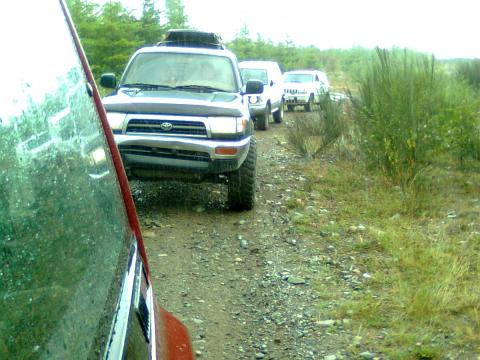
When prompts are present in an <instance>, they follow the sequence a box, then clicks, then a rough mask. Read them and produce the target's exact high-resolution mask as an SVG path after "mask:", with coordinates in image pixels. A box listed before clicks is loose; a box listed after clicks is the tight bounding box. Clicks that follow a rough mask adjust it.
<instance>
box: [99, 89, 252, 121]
mask: <svg viewBox="0 0 480 360" xmlns="http://www.w3.org/2000/svg"><path fill="white" fill-rule="evenodd" d="M102 101H103V105H104V106H105V109H106V110H107V111H110V112H121V113H126V114H135V113H141V114H162V115H186V116H188V115H195V116H235V117H240V116H243V115H245V110H244V108H245V105H244V103H243V97H242V96H241V95H239V94H234V93H224V92H197V91H183V90H155V91H149V90H138V89H120V90H118V91H117V93H113V94H111V95H108V96H107V97H105V98H103V100H102Z"/></svg>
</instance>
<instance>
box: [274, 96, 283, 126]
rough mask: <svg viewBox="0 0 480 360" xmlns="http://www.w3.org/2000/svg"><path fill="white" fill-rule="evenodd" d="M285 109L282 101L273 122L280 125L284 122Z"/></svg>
mask: <svg viewBox="0 0 480 360" xmlns="http://www.w3.org/2000/svg"><path fill="white" fill-rule="evenodd" d="M283 107H284V104H283V99H282V101H281V102H280V107H279V108H278V110H277V111H275V112H274V113H273V120H274V121H275V122H276V123H277V124H280V123H281V122H282V121H283Z"/></svg>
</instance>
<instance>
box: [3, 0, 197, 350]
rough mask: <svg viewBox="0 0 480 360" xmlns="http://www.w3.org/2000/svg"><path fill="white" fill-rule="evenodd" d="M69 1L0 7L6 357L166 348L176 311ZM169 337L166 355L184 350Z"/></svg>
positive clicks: (14, 4) (185, 348)
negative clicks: (158, 301) (167, 306)
mask: <svg viewBox="0 0 480 360" xmlns="http://www.w3.org/2000/svg"><path fill="white" fill-rule="evenodd" d="M3 7H6V8H7V7H8V9H3ZM7 10H8V11H7ZM64 11H66V10H65V7H64V5H63V3H62V2H61V1H47V2H31V3H29V6H28V8H27V9H25V7H24V5H23V4H21V3H16V2H9V3H8V5H5V6H0V14H2V15H0V33H2V34H8V36H7V37H6V38H5V39H2V44H3V45H4V46H5V47H7V48H8V49H10V52H9V56H5V57H4V58H3V60H2V67H0V78H1V79H2V87H1V90H0V92H1V94H0V174H1V176H0V264H1V267H0V299H2V304H1V306H0V358H2V359H38V358H40V359H68V358H78V359H82V358H85V359H87V358H99V357H105V358H117V357H128V358H141V359H144V358H149V357H155V356H156V353H157V349H159V345H160V343H159V342H158V341H160V340H161V339H159V338H158V337H156V333H155V330H156V328H157V329H158V328H159V327H160V325H161V324H160V322H155V320H154V316H156V317H158V318H159V317H161V316H162V315H163V314H164V313H163V312H161V310H159V309H156V308H155V305H154V300H153V295H152V290H151V287H150V280H149V273H148V266H147V263H146V258H145V252H144V247H143V244H142V241H141V234H140V232H139V230H138V220H137V219H136V215H135V212H134V208H133V207H132V204H133V202H132V201H131V197H130V195H129V193H128V188H126V187H125V186H123V185H122V186H121V185H120V183H119V180H121V181H123V184H126V178H125V175H124V173H123V170H122V168H121V163H120V161H119V157H118V153H117V150H116V148H115V147H112V146H109V143H110V144H113V139H112V136H111V134H105V132H104V128H106V129H108V125H107V123H106V119H105V118H104V114H103V119H102V121H101V119H100V118H99V113H98V112H97V111H100V112H103V109H102V108H98V107H96V104H99V103H100V98H99V96H98V92H97V91H96V89H95V87H94V83H93V79H92V78H91V73H90V72H89V70H88V68H86V67H85V65H86V61H85V59H84V57H83V54H82V53H81V51H80V50H81V49H79V48H78V39H76V38H72V33H71V31H73V29H69V23H68V19H69V18H68V16H66V14H65V13H64ZM5 14H8V16H5ZM20 19H21V20H22V21H19V20H20ZM46 19H48V22H47V21H46ZM66 20H67V21H66ZM25 24H29V28H34V29H35V32H32V31H30V30H27V28H26V27H25ZM70 25H71V24H70ZM27 44H28V46H27ZM77 51H80V53H77ZM32 54H35V57H34V58H32ZM79 55H80V57H79ZM85 71H86V72H87V73H86V72H85ZM87 77H88V79H89V80H90V83H89V81H88V80H87ZM91 84H93V87H92V85H91ZM102 124H103V125H104V126H105V127H104V126H103V125H102ZM106 135H107V137H106ZM107 139H108V141H107ZM112 155H114V156H116V158H117V160H118V161H116V162H115V163H114V162H113V160H112ZM119 177H120V178H119ZM129 201H130V205H129ZM126 205H127V208H126ZM130 279H133V280H131V281H130ZM127 280H128V281H127ZM130 283H131V286H130ZM171 323H172V321H171ZM174 326H177V325H174ZM122 329H123V330H124V332H123V334H125V336H124V337H123V338H122V339H120V340H119V341H117V342H116V343H115V341H116V339H115V335H116V334H120V331H119V330H122ZM158 330H159V331H160V332H163V331H164V330H167V331H168V329H164V328H161V329H158ZM182 341H183V342H184V345H185V346H184V350H186V351H184V354H186V355H188V354H190V357H188V356H186V357H183V358H185V359H187V358H191V351H189V343H188V337H187V338H186V339H185V337H184V338H183V339H182ZM115 344H117V345H116V346H115V347H114V345H115ZM164 345H165V348H167V350H165V349H162V351H163V353H160V352H158V354H157V355H158V357H159V358H173V357H172V356H168V354H167V351H168V347H169V345H170V344H168V343H165V344H164ZM159 350H160V349H159ZM160 354H163V355H165V356H160Z"/></svg>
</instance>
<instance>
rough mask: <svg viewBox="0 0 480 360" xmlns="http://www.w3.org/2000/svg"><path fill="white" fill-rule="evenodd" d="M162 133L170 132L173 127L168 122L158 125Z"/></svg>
mask: <svg viewBox="0 0 480 360" xmlns="http://www.w3.org/2000/svg"><path fill="white" fill-rule="evenodd" d="M160 127H161V128H162V130H163V131H170V130H172V129H173V125H172V124H171V123H169V122H164V123H162V124H161V125H160Z"/></svg>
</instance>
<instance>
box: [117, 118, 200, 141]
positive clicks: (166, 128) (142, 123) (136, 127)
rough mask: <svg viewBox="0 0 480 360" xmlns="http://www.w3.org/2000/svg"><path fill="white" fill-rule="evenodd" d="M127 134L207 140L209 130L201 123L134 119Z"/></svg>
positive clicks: (130, 122)
mask: <svg viewBox="0 0 480 360" xmlns="http://www.w3.org/2000/svg"><path fill="white" fill-rule="evenodd" d="M162 124H164V125H163V127H162ZM168 124H169V125H168ZM126 133H127V134H130V135H167V136H186V137H198V138H206V137H207V128H206V127H205V124H204V123H203V122H201V121H180V120H147V119H132V120H130V121H129V122H128V126H127V131H126Z"/></svg>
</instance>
